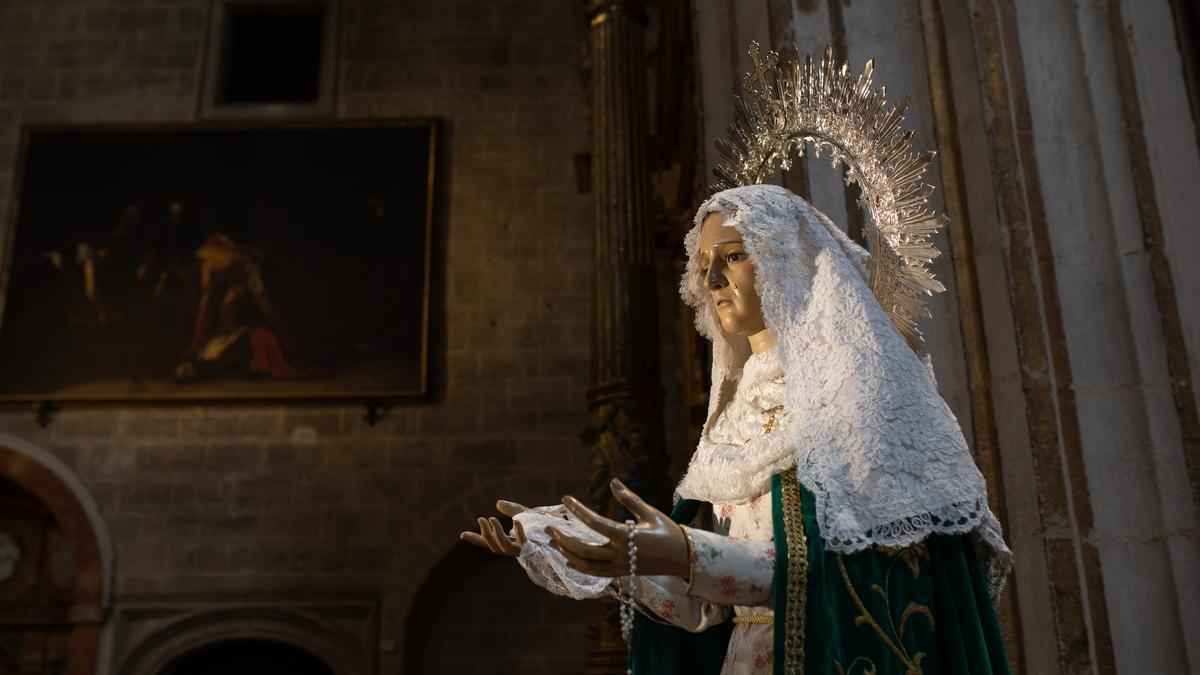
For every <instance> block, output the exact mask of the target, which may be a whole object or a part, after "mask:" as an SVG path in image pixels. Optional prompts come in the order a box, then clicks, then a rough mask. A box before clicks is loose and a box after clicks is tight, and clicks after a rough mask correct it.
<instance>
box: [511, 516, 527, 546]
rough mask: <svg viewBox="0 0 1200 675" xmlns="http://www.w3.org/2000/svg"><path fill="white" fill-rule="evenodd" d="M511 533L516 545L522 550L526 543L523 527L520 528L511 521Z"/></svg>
mask: <svg viewBox="0 0 1200 675" xmlns="http://www.w3.org/2000/svg"><path fill="white" fill-rule="evenodd" d="M513 533H514V534H515V535H516V537H517V543H518V544H520V545H521V547H522V548H524V547H525V541H526V540H525V527H524V526H522V525H521V523H519V522H517V521H515V520H514V521H513Z"/></svg>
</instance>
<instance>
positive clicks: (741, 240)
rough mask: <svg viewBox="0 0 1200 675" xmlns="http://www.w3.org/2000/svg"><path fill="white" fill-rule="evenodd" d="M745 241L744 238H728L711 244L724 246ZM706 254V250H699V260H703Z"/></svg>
mask: <svg viewBox="0 0 1200 675" xmlns="http://www.w3.org/2000/svg"><path fill="white" fill-rule="evenodd" d="M745 243H746V241H745V240H744V239H728V240H726V241H716V242H713V246H724V245H725V244H743V245H744V244H745ZM707 255H708V251H701V252H700V260H701V261H703V260H704V258H705V257H706V256H707Z"/></svg>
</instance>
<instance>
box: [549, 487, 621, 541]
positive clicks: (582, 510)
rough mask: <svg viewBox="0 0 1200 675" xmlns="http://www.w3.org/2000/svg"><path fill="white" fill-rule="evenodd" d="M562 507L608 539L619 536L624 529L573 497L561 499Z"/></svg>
mask: <svg viewBox="0 0 1200 675" xmlns="http://www.w3.org/2000/svg"><path fill="white" fill-rule="evenodd" d="M563 506H565V507H567V510H568V511H570V512H571V513H572V514H573V515H574V516H575V517H576V518H578V519H579V520H580V521H582V522H583V524H584V525H587V526H588V527H590V528H592V529H593V530H595V531H597V532H599V533H600V534H602V535H604V536H606V537H608V538H609V539H614V538H616V537H618V536H621V532H622V531H623V530H624V529H625V526H624V525H622V524H620V523H618V522H617V521H615V520H609V519H608V518H605V517H604V516H602V515H600V514H599V513H596V512H595V511H593V510H591V509H589V508H588V507H587V505H585V504H584V503H583V502H581V501H579V500H578V499H576V498H574V497H571V496H567V497H563Z"/></svg>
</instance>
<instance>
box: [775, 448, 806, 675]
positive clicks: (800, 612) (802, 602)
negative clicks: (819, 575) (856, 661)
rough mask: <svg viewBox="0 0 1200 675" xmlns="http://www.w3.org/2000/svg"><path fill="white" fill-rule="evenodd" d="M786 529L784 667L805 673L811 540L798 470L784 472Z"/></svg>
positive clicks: (784, 517) (781, 494) (781, 497)
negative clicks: (806, 535)
mask: <svg viewBox="0 0 1200 675" xmlns="http://www.w3.org/2000/svg"><path fill="white" fill-rule="evenodd" d="M781 477H782V481H783V484H782V485H781V486H780V488H781V489H780V491H779V492H780V499H781V501H782V503H783V531H784V534H785V535H786V536H787V616H786V619H785V620H786V624H785V625H784V636H785V637H784V641H783V670H784V672H786V673H799V674H800V675H803V673H804V638H805V618H806V614H807V612H808V539H807V538H806V537H805V534H804V510H803V505H802V503H801V499H800V479H799V478H797V477H796V471H795V470H794V469H788V470H785V471H784V472H783V473H782V474H781Z"/></svg>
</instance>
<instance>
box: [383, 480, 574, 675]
mask: <svg viewBox="0 0 1200 675" xmlns="http://www.w3.org/2000/svg"><path fill="white" fill-rule="evenodd" d="M530 479H536V480H542V477H541V476H539V475H538V474H537V473H536V472H535V471H532V470H529V471H522V472H520V473H515V474H510V475H508V476H505V477H503V478H501V479H497V480H495V481H492V482H489V483H487V484H485V485H482V486H480V487H477V488H475V489H473V490H471V491H470V492H466V493H464V494H461V495H458V496H457V497H456V498H455V499H453V500H451V501H449V502H447V503H446V504H444V505H442V507H441V508H440V509H439V510H438V511H437V512H435V513H434V514H432V515H431V516H430V517H429V518H428V519H426V521H425V522H424V524H423V526H422V527H420V528H418V530H417V531H416V532H415V535H416V539H417V540H419V541H421V542H423V543H424V545H425V547H426V551H425V552H424V555H423V556H422V558H421V560H420V562H419V563H417V562H415V561H413V562H407V563H406V576H408V577H409V578H410V579H412V580H413V585H412V587H411V588H410V596H409V598H408V602H407V603H406V606H404V607H399V608H398V611H399V612H400V615H401V616H404V617H405V621H404V631H403V632H402V634H401V635H400V638H401V639H400V645H401V649H400V654H401V664H402V665H401V671H402V672H405V673H409V672H412V673H414V674H416V675H420V673H422V672H455V671H456V670H457V668H458V665H461V664H458V665H456V664H455V663H454V662H453V661H452V660H451V661H445V660H442V661H436V662H435V663H429V662H426V656H427V654H425V650H426V649H433V650H435V651H436V650H439V649H440V647H439V645H442V643H444V642H446V640H444V639H440V638H446V637H448V636H450V635H453V632H452V631H454V630H455V629H462V632H461V633H460V634H459V635H461V637H463V638H464V639H468V640H470V641H471V642H470V643H469V644H465V645H463V647H464V648H465V650H466V653H468V654H472V655H476V656H481V657H486V658H490V659H493V660H494V661H495V663H494V664H492V665H496V666H497V668H498V669H499V670H504V671H505V672H509V671H511V672H530V673H535V672H536V673H541V672H577V671H578V670H579V669H580V668H582V667H583V662H582V659H583V655H584V654H585V653H586V648H587V639H586V633H585V632H582V626H583V625H584V622H585V620H586V617H587V616H589V615H590V614H591V605H590V604H588V603H581V602H578V601H574V600H569V599H566V598H559V597H556V596H554V595H552V594H550V593H548V592H547V591H545V590H543V589H541V588H538V587H537V586H536V585H534V584H533V583H532V582H530V581H529V580H528V579H527V578H526V576H525V573H524V571H523V570H521V569H520V568H519V567H518V566H517V565H516V564H515V563H514V562H513V561H511V560H506V559H501V558H499V557H496V556H492V555H491V554H489V553H486V552H484V551H481V550H480V549H478V548H476V547H474V546H472V545H471V544H468V543H466V542H463V541H460V540H459V539H458V533H459V532H460V531H462V530H465V529H470V528H471V527H472V526H473V525H474V517H475V516H479V515H489V514H495V513H496V510H495V503H496V499H497V498H500V497H505V496H511V495H516V494H519V493H520V492H521V491H520V490H519V489H518V488H519V486H522V485H528V482H529V481H530ZM526 505H527V506H534V504H526ZM493 582H495V583H496V584H497V585H498V586H500V587H503V589H504V590H503V591H501V592H499V593H497V592H494V589H492V588H491V586H490V585H489V584H491V583H493ZM481 594H482V595H485V596H487V597H485V598H483V599H482V600H481V599H480V597H479V596H480V595H481ZM468 598H469V600H470V601H469V602H460V599H461V600H466V599H468ZM459 610H462V611H459ZM470 616H476V617H477V618H479V619H480V620H479V621H478V625H463V624H470V621H467V620H465V619H466V618H467V617H470ZM575 628H579V629H580V630H574V629H575ZM501 635H503V636H504V637H503V639H500V638H501ZM534 636H536V637H534ZM450 643H452V644H461V641H459V640H451V641H450ZM443 646H444V645H443ZM480 652H482V654H480ZM435 664H436V665H435ZM437 666H440V667H441V668H440V669H438V667H437ZM463 667H465V666H463ZM423 668H425V670H423ZM430 668H432V670H429V669H430Z"/></svg>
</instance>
